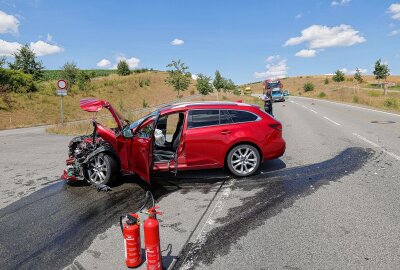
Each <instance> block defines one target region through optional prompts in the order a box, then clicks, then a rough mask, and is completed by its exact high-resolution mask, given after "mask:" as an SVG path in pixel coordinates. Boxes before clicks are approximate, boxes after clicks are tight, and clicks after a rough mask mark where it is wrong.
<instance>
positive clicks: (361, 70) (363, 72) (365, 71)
mask: <svg viewBox="0 0 400 270" xmlns="http://www.w3.org/2000/svg"><path fill="white" fill-rule="evenodd" d="M358 70H359V71H360V73H361V74H366V73H367V72H368V70H367V69H365V68H358ZM356 72H357V70H355V69H353V70H352V71H350V72H349V74H352V75H353V74H355V73H356Z"/></svg>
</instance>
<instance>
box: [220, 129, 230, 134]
mask: <svg viewBox="0 0 400 270" xmlns="http://www.w3.org/2000/svg"><path fill="white" fill-rule="evenodd" d="M231 133H232V131H230V130H227V129H225V130H223V131H221V134H223V135H228V134H231Z"/></svg>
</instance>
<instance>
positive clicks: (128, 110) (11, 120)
mask: <svg viewBox="0 0 400 270" xmlns="http://www.w3.org/2000/svg"><path fill="white" fill-rule="evenodd" d="M166 77H167V73H165V72H160V71H148V72H144V73H138V74H131V75H129V76H125V77H121V76H118V75H116V74H111V75H109V76H106V77H98V78H94V79H92V82H91V86H90V89H89V90H87V91H79V90H77V89H76V88H75V87H74V89H73V90H72V91H69V92H68V96H67V97H65V98H64V108H65V122H66V123H65V125H64V127H62V126H61V125H60V124H59V122H60V97H58V96H56V95H55V90H56V87H55V82H56V81H55V80H49V81H45V82H42V83H40V84H39V91H37V92H35V93H29V94H16V93H15V94H10V96H11V99H12V101H13V109H12V110H11V111H5V110H0V129H9V128H16V127H26V126H34V125H42V124H50V125H52V124H56V125H54V126H51V127H50V128H48V131H49V132H51V133H58V134H82V133H86V132H87V131H88V132H90V131H91V129H92V127H91V126H90V121H89V120H88V119H90V118H91V117H93V116H94V114H93V113H88V112H85V111H83V110H81V108H80V107H79V100H80V99H82V98H87V97H96V98H99V99H104V100H107V101H109V102H110V103H111V104H112V105H113V106H114V107H115V108H116V109H117V110H118V111H120V112H121V113H122V114H123V115H124V116H125V117H126V118H127V119H129V120H135V119H137V118H140V117H141V116H143V115H144V114H146V113H148V112H150V111H152V110H153V107H154V106H156V105H159V104H163V103H167V102H172V101H174V100H176V99H177V92H175V91H174V90H173V88H172V87H171V86H168V85H166V84H165V78H166ZM197 94H198V93H197V91H196V90H195V84H194V82H192V84H191V86H190V87H189V89H188V90H187V91H184V92H182V93H181V98H189V97H190V98H191V100H215V99H216V96H215V95H210V96H205V97H203V96H201V97H195V95H197ZM192 97H193V98H192ZM220 99H221V100H232V101H236V100H238V99H242V100H243V101H244V102H252V100H253V98H251V97H244V98H243V97H237V96H234V95H232V94H220ZM143 108H146V110H143ZM97 118H98V120H99V121H100V122H103V123H105V124H106V125H108V126H112V125H113V124H114V121H113V119H112V118H110V117H109V113H108V111H107V110H102V111H101V112H100V113H99V114H98V115H97ZM83 119H86V120H85V121H80V122H72V121H76V120H83Z"/></svg>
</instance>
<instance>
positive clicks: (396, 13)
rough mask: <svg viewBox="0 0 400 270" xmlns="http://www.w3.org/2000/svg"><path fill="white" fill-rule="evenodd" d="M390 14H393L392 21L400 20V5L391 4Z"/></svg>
mask: <svg viewBox="0 0 400 270" xmlns="http://www.w3.org/2000/svg"><path fill="white" fill-rule="evenodd" d="M388 13H390V14H392V19H395V20H400V3H394V4H391V5H390V6H389V8H388Z"/></svg>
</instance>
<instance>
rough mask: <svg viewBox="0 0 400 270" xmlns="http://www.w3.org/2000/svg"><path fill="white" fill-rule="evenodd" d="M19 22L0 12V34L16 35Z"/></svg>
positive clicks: (11, 16)
mask: <svg viewBox="0 0 400 270" xmlns="http://www.w3.org/2000/svg"><path fill="white" fill-rule="evenodd" d="M18 26H19V21H18V19H17V18H16V17H14V16H13V15H9V14H7V13H5V12H3V11H1V10H0V34H5V33H12V34H16V33H18Z"/></svg>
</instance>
